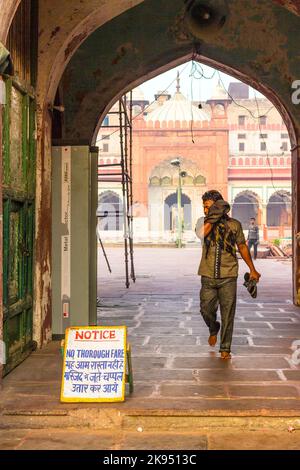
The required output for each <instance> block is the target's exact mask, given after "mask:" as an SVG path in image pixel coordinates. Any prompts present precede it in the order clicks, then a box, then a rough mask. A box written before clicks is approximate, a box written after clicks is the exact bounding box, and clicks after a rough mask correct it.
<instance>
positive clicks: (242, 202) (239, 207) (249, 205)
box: [232, 190, 261, 229]
mask: <svg viewBox="0 0 300 470" xmlns="http://www.w3.org/2000/svg"><path fill="white" fill-rule="evenodd" d="M232 217H233V218H235V219H237V220H239V221H240V222H241V224H242V226H243V228H244V229H246V228H248V226H249V222H250V219H251V218H255V219H256V222H257V224H258V225H260V222H261V221H260V202H259V197H258V195H257V194H255V193H253V192H252V191H248V190H247V191H243V192H241V193H239V194H238V195H237V196H236V197H235V198H234V202H233V205H232Z"/></svg>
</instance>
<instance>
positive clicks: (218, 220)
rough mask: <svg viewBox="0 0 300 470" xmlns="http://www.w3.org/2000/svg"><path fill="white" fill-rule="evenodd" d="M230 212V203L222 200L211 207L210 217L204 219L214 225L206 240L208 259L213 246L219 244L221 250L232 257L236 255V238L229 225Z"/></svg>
mask: <svg viewBox="0 0 300 470" xmlns="http://www.w3.org/2000/svg"><path fill="white" fill-rule="evenodd" d="M229 211H230V205H229V203H228V202H226V201H224V200H223V199H220V200H218V201H216V202H215V203H214V204H213V205H212V206H211V207H210V209H209V212H208V215H207V216H206V217H205V218H204V223H205V222H209V223H211V224H212V225H213V227H212V230H211V232H210V233H209V234H208V235H207V237H205V240H204V241H205V245H206V257H207V256H208V252H209V249H210V247H211V245H212V244H218V245H219V246H220V248H221V250H225V251H227V252H228V253H230V254H231V255H232V256H235V255H236V249H235V243H236V240H235V236H234V234H233V232H232V230H231V229H230V228H229V226H228V224H227V221H228V220H229V216H228V212H229Z"/></svg>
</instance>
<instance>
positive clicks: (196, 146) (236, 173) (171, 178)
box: [97, 75, 291, 243]
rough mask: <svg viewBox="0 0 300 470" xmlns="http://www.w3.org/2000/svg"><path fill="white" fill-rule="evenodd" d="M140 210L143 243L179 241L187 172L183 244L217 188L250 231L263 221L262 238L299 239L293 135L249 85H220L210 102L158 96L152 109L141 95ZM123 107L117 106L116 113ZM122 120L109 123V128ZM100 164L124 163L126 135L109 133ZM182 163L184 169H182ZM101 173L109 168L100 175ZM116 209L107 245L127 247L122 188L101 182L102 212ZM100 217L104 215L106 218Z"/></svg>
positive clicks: (136, 181)
mask: <svg viewBox="0 0 300 470" xmlns="http://www.w3.org/2000/svg"><path fill="white" fill-rule="evenodd" d="M132 105H133V115H134V119H133V154H132V155H133V162H132V170H133V200H134V204H133V208H132V211H133V212H132V213H133V216H134V240H135V242H154V243H168V242H172V241H175V240H176V237H177V224H178V213H177V203H178V196H177V194H178V187H179V171H183V172H184V173H182V174H183V175H184V176H183V177H182V176H181V177H180V184H181V205H182V209H181V220H182V228H183V240H184V241H185V242H187V243H188V242H194V241H196V238H195V232H194V227H195V224H196V222H197V219H198V218H199V217H200V216H201V215H203V209H202V199H201V196H202V194H203V193H204V192H205V191H207V190H209V189H217V190H218V191H220V192H221V193H222V194H223V196H224V198H225V199H227V200H228V201H229V202H230V203H231V205H232V212H231V214H232V216H233V217H236V218H238V219H239V220H240V221H241V222H242V224H243V227H244V229H247V227H248V223H249V219H250V217H255V218H256V220H257V223H258V225H259V227H260V232H261V238H262V239H265V240H268V239H274V238H289V237H290V236H291V154H290V149H289V146H290V143H289V139H288V133H287V129H286V127H285V125H284V123H283V121H282V118H281V116H280V115H279V113H278V111H277V110H276V109H275V108H274V107H273V106H272V103H270V101H269V100H267V99H266V98H264V97H260V98H257V97H255V98H250V97H249V87H248V86H247V85H245V84H243V83H239V82H234V83H231V84H230V86H229V89H228V92H227V91H225V89H224V87H223V84H221V82H220V81H219V82H218V84H217V86H216V87H215V89H214V91H213V94H212V96H211V98H210V99H209V100H207V101H206V102H204V103H201V104H200V103H195V102H191V101H190V100H189V99H187V98H186V97H185V96H184V95H183V93H182V92H181V91H180V80H179V75H178V76H177V85H176V92H175V93H174V94H173V96H171V95H170V94H168V93H161V92H158V93H157V94H156V95H155V101H154V102H153V103H152V104H150V105H149V102H148V101H147V100H145V97H144V95H143V93H142V91H141V89H140V88H136V89H135V90H133V101H132ZM116 109H117V107H116V106H115V110H116ZM108 121H109V122H110V124H112V123H113V122H115V124H117V115H116V114H111V115H108V116H107V117H106V121H105V122H106V124H108ZM97 145H98V146H99V149H100V157H99V158H100V159H99V161H100V164H105V163H110V162H111V163H113V162H115V163H117V162H119V161H120V150H119V135H118V133H117V132H115V133H113V134H112V131H111V128H104V127H103V128H101V129H100V131H99V137H98V143H97ZM176 159H178V160H179V162H180V166H179V167H178V166H174V164H172V162H173V163H174V160H176ZM99 171H100V174H101V169H100V170H99ZM105 207H109V208H114V210H115V212H116V216H115V217H114V216H110V217H109V218H108V219H106V220H104V219H103V220H102V222H101V237H102V238H103V239H104V240H110V241H121V240H122V230H123V219H122V216H121V214H122V207H123V202H122V188H121V183H120V181H117V179H115V180H113V181H112V179H110V181H107V182H106V181H105V182H103V179H102V181H101V183H99V205H98V213H100V212H101V211H102V212H103V211H104V209H105ZM99 211H100V212H99Z"/></svg>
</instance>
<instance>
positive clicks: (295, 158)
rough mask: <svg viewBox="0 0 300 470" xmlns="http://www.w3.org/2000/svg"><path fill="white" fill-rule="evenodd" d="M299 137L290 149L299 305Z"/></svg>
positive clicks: (295, 290)
mask: <svg viewBox="0 0 300 470" xmlns="http://www.w3.org/2000/svg"><path fill="white" fill-rule="evenodd" d="M299 145H300V138H298V145H295V146H294V147H293V150H292V201H293V206H292V207H293V224H292V229H293V232H292V233H293V300H294V303H295V305H299V306H300V185H299V182H300V149H299Z"/></svg>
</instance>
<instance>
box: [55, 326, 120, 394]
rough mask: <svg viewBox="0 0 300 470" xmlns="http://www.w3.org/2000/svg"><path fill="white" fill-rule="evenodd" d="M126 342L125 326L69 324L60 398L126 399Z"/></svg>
mask: <svg viewBox="0 0 300 470" xmlns="http://www.w3.org/2000/svg"><path fill="white" fill-rule="evenodd" d="M126 346H127V341H126V326H114V327H112V326H105V327H104V326H92V327H82V328H81V327H72V328H68V329H67V330H66V337H65V347H64V364H63V375H62V387H61V401H62V402H110V401H124V399H125V380H126Z"/></svg>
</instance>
